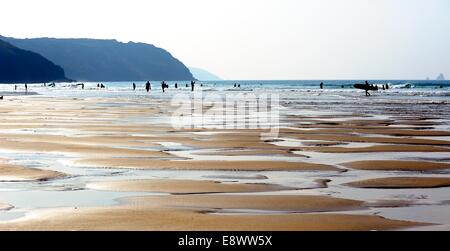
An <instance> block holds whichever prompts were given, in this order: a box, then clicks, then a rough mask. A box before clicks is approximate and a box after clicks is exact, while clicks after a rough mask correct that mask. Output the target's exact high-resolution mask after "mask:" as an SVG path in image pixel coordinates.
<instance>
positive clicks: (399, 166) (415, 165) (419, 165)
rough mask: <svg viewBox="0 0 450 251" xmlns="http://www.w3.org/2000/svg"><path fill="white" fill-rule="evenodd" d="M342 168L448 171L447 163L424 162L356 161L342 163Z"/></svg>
mask: <svg viewBox="0 0 450 251" xmlns="http://www.w3.org/2000/svg"><path fill="white" fill-rule="evenodd" d="M341 165H342V166H345V167H348V168H352V169H358V170H374V171H436V170H448V169H450V164H449V163H439V162H425V161H392V160H391V161H383V160H373V161H356V162H350V163H343V164H341Z"/></svg>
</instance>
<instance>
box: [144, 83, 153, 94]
mask: <svg viewBox="0 0 450 251" xmlns="http://www.w3.org/2000/svg"><path fill="white" fill-rule="evenodd" d="M151 89H152V86H151V85H150V82H149V81H147V83H146V84H145V90H147V92H149V91H150V90H151Z"/></svg>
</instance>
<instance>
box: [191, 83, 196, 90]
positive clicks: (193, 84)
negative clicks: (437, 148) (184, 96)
mask: <svg viewBox="0 0 450 251" xmlns="http://www.w3.org/2000/svg"><path fill="white" fill-rule="evenodd" d="M194 88H195V82H194V81H191V91H194Z"/></svg>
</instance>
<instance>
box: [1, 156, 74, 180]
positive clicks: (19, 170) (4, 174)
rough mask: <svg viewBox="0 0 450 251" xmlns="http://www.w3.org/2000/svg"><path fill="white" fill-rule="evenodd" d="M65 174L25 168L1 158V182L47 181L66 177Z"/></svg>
mask: <svg viewBox="0 0 450 251" xmlns="http://www.w3.org/2000/svg"><path fill="white" fill-rule="evenodd" d="M65 176H66V175H65V174H64V173H61V172H55V171H50V170H43V169H37V168H25V167H21V166H17V165H12V164H9V163H7V161H6V160H1V159H0V182H19V181H46V180H51V179H58V178H64V177H65Z"/></svg>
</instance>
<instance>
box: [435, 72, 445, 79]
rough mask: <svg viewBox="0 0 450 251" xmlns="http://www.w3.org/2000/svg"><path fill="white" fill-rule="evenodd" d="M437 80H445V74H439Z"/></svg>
mask: <svg viewBox="0 0 450 251" xmlns="http://www.w3.org/2000/svg"><path fill="white" fill-rule="evenodd" d="M436 80H445V77H444V74H443V73H441V74H439V76H438V77H437V78H436Z"/></svg>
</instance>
